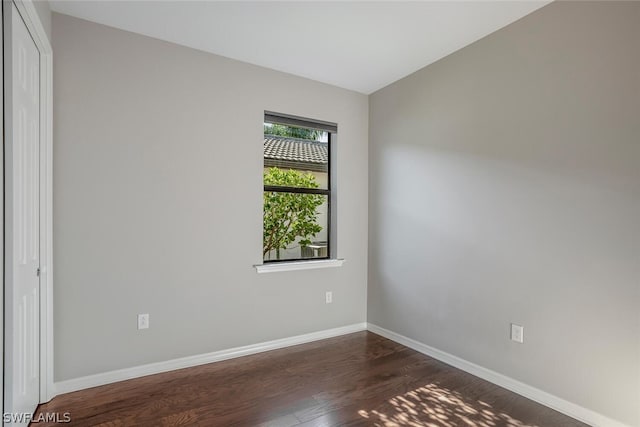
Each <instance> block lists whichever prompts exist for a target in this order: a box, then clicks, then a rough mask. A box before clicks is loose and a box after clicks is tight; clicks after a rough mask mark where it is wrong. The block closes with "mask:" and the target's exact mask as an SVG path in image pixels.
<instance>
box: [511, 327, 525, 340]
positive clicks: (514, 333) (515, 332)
mask: <svg viewBox="0 0 640 427" xmlns="http://www.w3.org/2000/svg"><path fill="white" fill-rule="evenodd" d="M511 341H515V342H519V343H520V344H522V343H524V326H520V325H516V324H514V323H512V324H511Z"/></svg>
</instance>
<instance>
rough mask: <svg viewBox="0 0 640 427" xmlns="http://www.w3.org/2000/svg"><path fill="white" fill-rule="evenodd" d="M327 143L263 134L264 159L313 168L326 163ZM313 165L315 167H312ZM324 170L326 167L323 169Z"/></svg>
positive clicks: (266, 161)
mask: <svg viewBox="0 0 640 427" xmlns="http://www.w3.org/2000/svg"><path fill="white" fill-rule="evenodd" d="M327 148H328V144H327V143H326V142H319V141H311V140H307V139H297V138H289V137H282V136H274V135H265V136H264V159H265V164H267V163H270V162H268V160H271V161H275V162H278V161H279V162H287V163H289V162H291V163H292V164H299V166H300V167H299V168H300V169H305V168H309V167H310V166H311V167H312V168H313V169H316V168H318V167H321V168H323V169H325V168H326V166H327V165H328V155H329V152H328V149H327ZM313 165H315V167H313ZM325 170H326V169H325Z"/></svg>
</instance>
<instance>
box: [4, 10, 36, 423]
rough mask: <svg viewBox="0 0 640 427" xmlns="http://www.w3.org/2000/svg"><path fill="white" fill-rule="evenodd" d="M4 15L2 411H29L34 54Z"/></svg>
mask: <svg viewBox="0 0 640 427" xmlns="http://www.w3.org/2000/svg"><path fill="white" fill-rule="evenodd" d="M7 9H9V7H7ZM10 15H11V16H10V18H8V19H10V24H11V25H10V28H11V30H10V39H11V42H10V46H9V47H10V51H9V52H10V53H9V55H10V58H11V79H10V82H9V83H10V84H11V89H10V90H11V96H10V97H9V98H8V99H9V100H10V101H9V102H10V104H11V105H10V107H11V112H12V114H11V119H10V122H11V123H10V126H9V127H8V133H7V138H6V144H7V150H6V157H5V171H6V176H7V181H6V202H7V206H6V212H7V217H6V243H5V245H6V246H5V251H6V253H5V256H6V267H7V270H6V272H5V275H6V276H5V278H6V284H5V286H6V291H7V292H6V294H5V297H6V300H5V303H6V307H5V309H6V325H5V327H6V335H5V345H6V349H5V352H6V361H5V363H6V365H5V375H6V377H5V403H6V405H5V412H11V413H14V414H18V413H33V412H34V411H35V409H36V407H37V405H38V402H39V388H40V303H39V301H40V294H39V292H40V278H39V267H40V259H39V257H40V248H39V242H40V177H39V170H40V169H39V163H40V158H39V156H40V75H39V73H40V54H39V52H38V49H37V47H36V45H35V43H34V41H33V39H32V38H31V36H30V34H29V31H28V30H27V27H26V25H25V24H24V22H23V20H22V18H21V17H20V14H19V13H18V11H17V9H16V7H15V6H14V5H13V4H11V6H10ZM5 23H7V21H5ZM6 47H7V46H6V45H5V49H6ZM7 65H8V64H7ZM7 110H9V108H7ZM18 424H21V423H12V424H11V425H18Z"/></svg>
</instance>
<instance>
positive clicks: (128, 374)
mask: <svg viewBox="0 0 640 427" xmlns="http://www.w3.org/2000/svg"><path fill="white" fill-rule="evenodd" d="M366 329H367V324H366V323H356V324H353V325H348V326H342V327H339V328H334V329H326V330H324V331H318V332H312V333H309V334H304V335H297V336H294V337H289V338H282V339H278V340H273V341H267V342H262V343H259V344H252V345H246V346H243V347H235V348H230V349H227V350H220V351H214V352H212V353H206V354H199V355H195V356H187V357H181V358H179V359H172V360H167V361H165V362H157V363H149V364H148V365H141V366H135V367H133V368H126V369H119V370H117V371H110V372H104V373H101V374H95V375H89V376H86V377H81V378H74V379H71V380H66V381H61V382H57V383H55V384H54V391H55V394H56V395H58V394H64V393H70V392H72V391H78V390H83V389H86V388H91V387H97V386H101V385H105V384H111V383H114V382H118V381H124V380H130V379H132V378H139V377H144V376H146V375H153V374H159V373H162V372H168V371H173V370H176V369H183V368H189V367H192V366H198V365H204V364H207V363H212V362H219V361H222V360H227V359H233V358H236V357H241V356H248V355H250V354H256V353H262V352H264V351H269V350H276V349H278V348H284V347H290V346H293V345H298V344H304V343H308V342H312V341H318V340H323V339H326V338H333V337H337V336H340V335H346V334H350V333H353V332H359V331H364V330H366Z"/></svg>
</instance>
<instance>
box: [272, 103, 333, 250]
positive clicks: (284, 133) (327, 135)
mask: <svg viewBox="0 0 640 427" xmlns="http://www.w3.org/2000/svg"><path fill="white" fill-rule="evenodd" d="M336 130H337V129H336V126H335V125H332V124H328V123H324V122H315V121H311V120H307V119H301V118H298V117H292V116H280V115H274V114H272V113H265V120H264V141H263V150H264V151H263V152H264V166H263V167H264V169H263V185H264V193H263V261H264V262H278V261H299V260H310V259H315V260H317V259H328V258H330V257H331V253H330V248H331V245H330V236H331V233H330V226H331V209H332V206H331V164H330V158H331V155H330V154H331V140H332V139H331V138H332V136H334V135H335V134H336Z"/></svg>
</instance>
